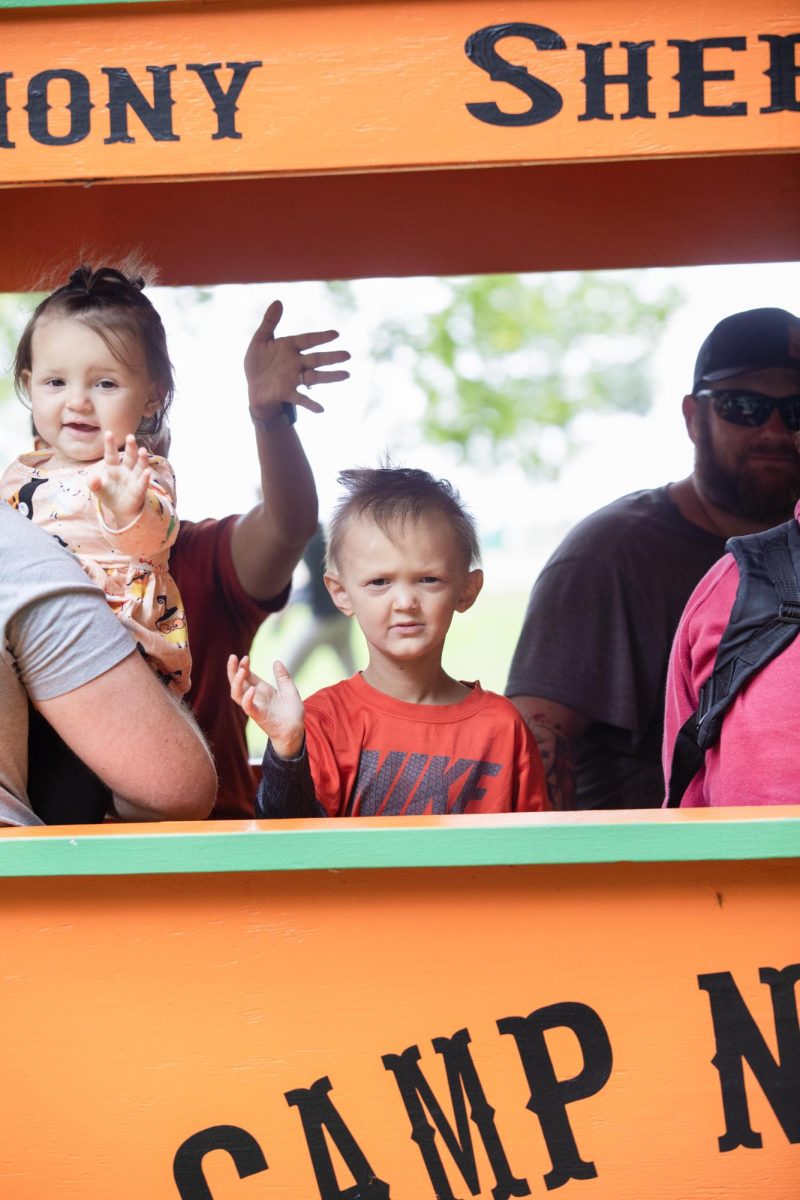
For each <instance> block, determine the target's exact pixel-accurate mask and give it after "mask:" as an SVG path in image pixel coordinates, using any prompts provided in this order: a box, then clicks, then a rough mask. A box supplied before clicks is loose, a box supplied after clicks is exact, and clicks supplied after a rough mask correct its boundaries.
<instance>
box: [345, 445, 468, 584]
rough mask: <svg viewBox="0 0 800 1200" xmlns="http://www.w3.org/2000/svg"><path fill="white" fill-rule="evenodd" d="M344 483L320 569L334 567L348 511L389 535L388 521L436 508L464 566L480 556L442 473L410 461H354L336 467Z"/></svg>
mask: <svg viewBox="0 0 800 1200" xmlns="http://www.w3.org/2000/svg"><path fill="white" fill-rule="evenodd" d="M337 481H338V483H340V484H341V486H342V487H343V488H344V489H345V495H344V496H342V498H341V499H340V500H339V502H338V504H337V505H336V508H335V509H334V512H333V516H332V517H331V520H330V523H329V525H328V537H327V550H326V555H325V569H326V570H327V571H333V570H335V569H336V564H337V561H338V557H339V555H340V553H341V548H342V542H343V540H344V536H345V533H346V531H347V527H348V525H349V524H350V521H351V520H352V519H353V517H361V516H368V517H370V519H371V520H373V521H374V522H375V524H376V525H377V526H378V528H379V529H380V530H381V532H382V533H384V534H386V536H387V537H389V538H391V532H392V526H393V525H398V524H399V525H400V526H402V525H404V524H405V522H406V521H412V522H416V521H419V520H420V518H421V517H427V516H430V515H432V514H434V513H438V514H439V515H441V516H442V517H444V518H445V520H446V521H447V522H448V523H449V525H450V527H451V529H452V531H453V537H454V539H455V541H456V542H457V543H458V544H459V545H460V546H461V548H462V549H463V553H464V560H465V563H466V566H467V568H468V569H469V568H472V567H476V566H478V565H479V564H480V561H481V552H480V546H479V545H478V535H477V532H476V528H475V518H474V517H473V516H472V514H471V513H470V512H468V511H467V508H466V506H465V505H464V502H463V501H462V499H461V496H460V495H459V493H458V492H457V491H456V489H455V488H454V487H453V485H452V484H451V483H450V482H449V481H448V480H447V479H436V478H434V476H433V475H430V474H429V473H428V472H427V471H420V470H418V469H417V468H414V467H376V468H369V467H354V468H352V469H351V470H347V471H342V473H341V474H340V475H339V476H338V480H337Z"/></svg>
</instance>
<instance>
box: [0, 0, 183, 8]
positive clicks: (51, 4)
mask: <svg viewBox="0 0 800 1200" xmlns="http://www.w3.org/2000/svg"><path fill="white" fill-rule="evenodd" d="M183 2H185V0H0V8H83V7H85V6H86V5H87V4H93V5H95V6H97V5H99V4H102V5H103V6H104V7H109V6H110V5H112V4H176V3H183Z"/></svg>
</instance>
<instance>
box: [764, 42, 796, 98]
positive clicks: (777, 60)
mask: <svg viewBox="0 0 800 1200" xmlns="http://www.w3.org/2000/svg"><path fill="white" fill-rule="evenodd" d="M758 40H759V41H760V42H769V70H768V71H765V72H764V74H765V75H766V76H767V77H768V79H769V81H770V100H769V104H768V105H767V107H766V108H762V109H761V112H762V113H767V112H800V99H798V96H797V77H798V75H800V66H798V63H797V54H796V51H797V45H798V43H799V42H800V33H791V34H789V35H788V37H779V36H778V35H777V34H776V33H762V34H760V35H759V38H758Z"/></svg>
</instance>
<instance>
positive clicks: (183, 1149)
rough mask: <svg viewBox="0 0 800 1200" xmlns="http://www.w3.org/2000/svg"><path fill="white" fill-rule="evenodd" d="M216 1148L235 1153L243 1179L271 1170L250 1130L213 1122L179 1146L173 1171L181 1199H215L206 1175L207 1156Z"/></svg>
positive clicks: (227, 1152) (237, 1169)
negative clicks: (204, 1172)
mask: <svg viewBox="0 0 800 1200" xmlns="http://www.w3.org/2000/svg"><path fill="white" fill-rule="evenodd" d="M213 1150H224V1151H225V1153H226V1154H229V1155H230V1156H231V1158H232V1159H233V1165H234V1166H235V1167H236V1171H237V1173H238V1175H239V1178H240V1179H247V1178H249V1176H250V1175H258V1174H259V1173H260V1172H261V1171H267V1170H268V1169H269V1168H268V1167H267V1160H266V1159H265V1158H264V1153H263V1151H262V1149H261V1147H260V1146H259V1144H258V1142H257V1141H256V1139H255V1138H254V1137H253V1135H252V1134H251V1133H248V1132H247V1130H246V1129H241V1128H240V1127H239V1126H238V1125H212V1126H211V1127H210V1128H209V1129H201V1130H200V1132H199V1133H194V1134H192V1136H191V1137H190V1138H187V1139H186V1141H185V1142H184V1143H183V1145H182V1146H179V1147H178V1150H177V1153H176V1155H175V1161H174V1163H173V1164H172V1174H173V1176H174V1178H175V1184H176V1186H177V1188H178V1192H179V1194H180V1197H181V1200H214V1197H213V1196H212V1194H211V1189H210V1188H209V1186H208V1184H207V1183H206V1178H205V1175H204V1174H203V1159H204V1158H205V1156H206V1155H207V1154H210V1153H211V1152H212V1151H213Z"/></svg>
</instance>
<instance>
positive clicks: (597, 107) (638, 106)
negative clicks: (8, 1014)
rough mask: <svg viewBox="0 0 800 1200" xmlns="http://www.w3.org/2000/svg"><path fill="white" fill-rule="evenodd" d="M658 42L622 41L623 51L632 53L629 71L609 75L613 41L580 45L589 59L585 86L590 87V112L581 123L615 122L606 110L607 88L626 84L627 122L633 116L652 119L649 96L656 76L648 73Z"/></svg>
mask: <svg viewBox="0 0 800 1200" xmlns="http://www.w3.org/2000/svg"><path fill="white" fill-rule="evenodd" d="M653 45H655V42H620V46H621V47H622V49H623V50H627V51H628V71H627V74H625V75H607V74H606V64H605V57H606V50H608V49H610V47H611V42H600V43H599V44H598V45H597V46H591V45H589V44H588V43H587V42H579V43H578V49H579V50H582V51H583V53H584V54H585V56H586V74H585V75H584V77H583V79H582V80H581V83H583V84H585V85H586V112H585V113H581V115H580V116H579V117H578V120H579V121H611V120H613V118H612V115H611V113H610V112H607V111H606V88H607V86H608V85H609V83H624V84H626V85H627V88H628V111H627V112H624V113H623V114H622V120H623V121H630V120H632V118H633V117H651V118H653V119H655V115H656V114H655V113H654V112H651V111H650V108H649V104H648V96H647V85H648V83H649V82H650V80H651V78H652V76H651V75H648V73H647V51H648V50H649V49H650V47H651V46H653Z"/></svg>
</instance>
